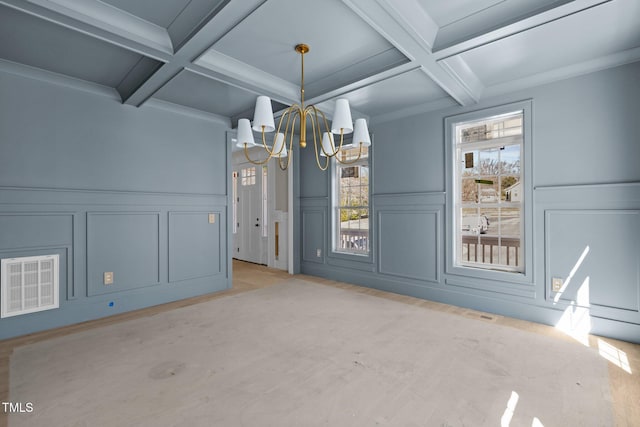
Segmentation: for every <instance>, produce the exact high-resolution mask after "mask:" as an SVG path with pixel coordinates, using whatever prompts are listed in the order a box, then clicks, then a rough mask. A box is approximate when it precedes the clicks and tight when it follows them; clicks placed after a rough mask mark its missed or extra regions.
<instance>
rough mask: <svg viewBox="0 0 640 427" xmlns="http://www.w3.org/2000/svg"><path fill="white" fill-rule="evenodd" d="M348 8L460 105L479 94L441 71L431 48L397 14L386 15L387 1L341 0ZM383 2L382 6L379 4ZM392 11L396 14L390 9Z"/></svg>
mask: <svg viewBox="0 0 640 427" xmlns="http://www.w3.org/2000/svg"><path fill="white" fill-rule="evenodd" d="M342 2H343V3H344V4H345V5H347V6H348V7H349V8H350V9H351V10H353V11H354V12H355V13H356V14H357V15H358V16H360V17H361V18H362V19H363V20H364V21H365V22H367V23H368V24H369V25H370V26H371V27H372V28H373V29H375V30H376V31H377V32H378V33H380V35H382V36H383V37H384V38H386V39H387V40H388V41H389V42H390V43H391V44H392V45H393V46H395V47H396V49H398V50H399V51H400V52H402V53H403V54H404V55H405V56H407V57H408V58H409V59H410V60H411V61H413V63H414V64H416V65H418V66H420V68H421V70H422V71H423V72H424V73H425V74H427V75H428V76H429V78H431V79H432V80H433V81H434V82H436V83H437V84H438V85H439V86H440V87H441V88H442V89H443V90H444V91H445V92H447V93H448V94H449V95H450V96H451V97H452V98H453V99H455V100H456V101H457V102H458V103H459V104H460V105H470V104H474V103H475V102H476V99H478V98H479V95H478V94H476V93H469V92H468V91H469V88H468V87H465V86H462V85H461V84H460V82H459V81H458V80H457V79H456V78H454V77H453V76H452V75H450V74H449V73H448V72H447V71H446V70H444V69H443V68H442V67H441V66H440V65H439V64H438V63H437V62H436V60H435V58H434V57H433V55H432V54H431V51H430V50H429V49H427V48H426V46H425V45H424V44H423V43H419V42H418V41H416V39H415V35H414V34H412V32H411V31H409V30H407V28H406V25H402V24H401V23H399V22H398V20H397V17H396V18H394V17H392V15H390V14H389V13H388V12H387V10H386V9H385V7H386V8H389V7H392V6H391V3H390V1H389V0H377V1H376V2H373V1H371V0H342ZM383 4H384V5H385V6H384V7H383ZM394 10H395V12H394V13H395V14H398V13H399V10H398V9H397V8H394Z"/></svg>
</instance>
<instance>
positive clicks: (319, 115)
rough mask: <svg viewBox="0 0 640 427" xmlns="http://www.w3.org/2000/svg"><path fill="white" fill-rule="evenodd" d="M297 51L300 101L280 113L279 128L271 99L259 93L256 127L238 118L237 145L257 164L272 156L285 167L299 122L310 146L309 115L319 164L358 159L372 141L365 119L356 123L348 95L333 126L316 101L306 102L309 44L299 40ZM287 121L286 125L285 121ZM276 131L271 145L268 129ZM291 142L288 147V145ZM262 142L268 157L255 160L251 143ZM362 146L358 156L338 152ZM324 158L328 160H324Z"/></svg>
mask: <svg viewBox="0 0 640 427" xmlns="http://www.w3.org/2000/svg"><path fill="white" fill-rule="evenodd" d="M295 50H296V52H298V53H299V54H300V57H301V59H302V61H301V78H300V103H299V104H293V105H292V106H290V107H289V108H287V109H286V110H284V112H283V113H282V115H281V116H280V120H279V121H278V128H277V130H276V127H275V121H274V118H273V110H272V108H271V99H269V97H267V96H259V97H258V99H257V100H256V106H255V110H254V113H253V127H252V126H251V124H250V122H249V119H239V120H238V135H237V144H236V145H237V146H238V147H240V148H244V154H245V157H246V158H247V160H249V161H250V162H251V163H253V164H257V165H262V164H265V163H267V162H268V161H269V160H270V159H271V158H272V157H275V158H277V159H278V165H279V166H280V168H281V169H282V170H285V169H287V168H288V167H289V164H290V163H291V157H292V153H293V137H294V130H295V127H296V124H299V131H300V137H299V144H300V148H305V147H306V146H307V119H309V121H310V122H311V131H312V135H313V146H314V150H315V155H316V164H317V165H318V167H319V168H320V169H322V170H326V169H327V167H328V166H329V159H330V158H332V157H334V158H335V159H336V160H337V161H339V162H340V163H354V162H356V161H357V160H358V159H359V158H360V156H361V155H362V148H363V147H369V146H370V145H371V138H370V137H369V130H368V129H367V122H366V120H365V119H356V121H355V126H354V123H353V121H352V119H351V110H350V109H349V101H348V100H346V99H338V100H337V101H336V105H335V110H334V112H333V117H332V122H331V127H329V124H328V121H327V118H326V116H325V114H324V113H323V112H322V111H320V110H319V109H318V108H317V107H316V106H315V105H307V106H305V105H304V55H305V54H306V53H307V52H309V46H307V45H306V44H299V45H297V46H296V47H295ZM283 123H284V128H282V125H283ZM252 129H253V130H254V131H256V132H260V133H261V135H262V145H260V144H256V142H255V140H254V138H253V132H252ZM273 131H276V133H275V136H274V138H273V144H272V145H271V146H269V145H268V144H267V141H266V135H265V134H266V133H270V132H273ZM352 132H353V138H352V142H351V143H349V144H343V143H344V136H345V135H347V134H350V133H352ZM333 134H336V135H340V143H339V144H338V145H337V146H336V144H335V143H334V137H333ZM287 145H288V147H287ZM259 146H261V147H262V148H263V149H264V150H265V152H266V154H267V157H266V158H264V159H262V160H260V159H257V160H253V159H251V157H250V155H249V149H250V148H251V147H259ZM351 148H358V149H359V152H358V156H357V157H356V158H355V159H354V160H350V161H346V160H345V159H341V158H340V157H341V156H339V155H338V154H340V153H343V152H344V151H345V150H346V149H351ZM321 158H323V159H324V160H323V161H321Z"/></svg>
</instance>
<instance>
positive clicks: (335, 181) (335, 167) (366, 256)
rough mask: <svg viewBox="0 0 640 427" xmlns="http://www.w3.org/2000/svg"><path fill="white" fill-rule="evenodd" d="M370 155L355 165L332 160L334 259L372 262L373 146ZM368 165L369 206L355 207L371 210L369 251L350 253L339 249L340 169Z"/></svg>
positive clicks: (332, 237) (331, 188) (332, 244)
mask: <svg viewBox="0 0 640 427" xmlns="http://www.w3.org/2000/svg"><path fill="white" fill-rule="evenodd" d="M367 149H368V153H367V157H366V159H360V160H358V161H357V162H355V163H354V164H341V163H339V162H338V161H337V160H336V159H335V158H332V159H331V179H330V180H329V181H330V194H331V207H330V209H331V237H330V242H329V244H330V248H331V252H330V253H331V255H332V256H333V257H336V256H337V257H342V258H347V259H354V260H358V261H363V260H365V261H371V260H372V253H373V241H372V235H373V233H372V228H373V227H372V225H373V207H372V200H371V199H372V196H371V195H372V194H373V192H372V173H371V171H372V167H371V166H372V165H371V160H372V151H371V146H369V147H368V148H367ZM363 164H366V166H367V167H368V169H369V185H368V186H369V194H368V205H367V206H366V207H365V206H358V207H354V208H356V209H365V208H366V209H368V210H369V234H368V237H367V239H368V250H367V251H366V252H365V251H349V250H345V249H341V248H340V247H339V240H340V237H339V236H340V208H341V206H340V189H339V188H338V186H339V185H340V180H339V178H338V171H339V168H340V167H343V168H344V167H350V166H362V165H363Z"/></svg>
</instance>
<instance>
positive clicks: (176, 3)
mask: <svg viewBox="0 0 640 427" xmlns="http://www.w3.org/2000/svg"><path fill="white" fill-rule="evenodd" d="M102 2H103V3H108V4H110V5H111V6H114V7H116V8H118V9H121V10H124V11H125V12H129V13H130V14H132V15H135V16H137V17H138V18H142V19H144V20H145V21H149V22H151V23H153V24H156V25H158V26H160V27H162V28H167V27H169V25H171V23H172V22H173V21H174V20H175V19H176V17H177V16H178V15H179V14H180V12H181V11H182V10H183V9H184V8H185V7H186V6H187V5H188V4H189V3H190V2H191V0H172V1H158V0H135V1H131V0H102Z"/></svg>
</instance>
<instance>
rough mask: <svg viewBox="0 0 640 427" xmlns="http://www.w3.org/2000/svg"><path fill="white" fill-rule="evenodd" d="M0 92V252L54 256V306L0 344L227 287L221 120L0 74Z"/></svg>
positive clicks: (7, 328) (22, 319)
mask: <svg viewBox="0 0 640 427" xmlns="http://www.w3.org/2000/svg"><path fill="white" fill-rule="evenodd" d="M0 93H1V94H2V96H0V258H9V257H18V256H32V255H38V254H54V253H56V254H59V255H60V308H59V309H54V310H47V311H42V312H38V313H33V314H27V315H21V316H15V317H11V318H6V319H1V320H0V339H2V338H7V337H11V336H15V335H21V334H25V333H29V332H33V331H38V330H42V329H48V328H53V327H57V326H61V325H65V324H71V323H76V322H81V321H84V320H89V319H94V318H98V317H102V316H108V315H112V314H115V313H120V312H124V311H129V310H133V309H137V308H141V307H147V306H152V305H156V304H160V303H164V302H169V301H174V300H177V299H182V298H187V297H190V296H194V295H200V294H204V293H209V292H214V291H218V290H222V289H226V288H228V287H230V286H231V272H230V263H229V259H230V258H229V256H228V252H227V251H228V246H227V240H228V239H227V233H228V228H227V192H228V191H227V175H228V174H227V165H228V164H229V153H227V150H226V143H225V141H226V135H225V133H226V130H227V128H226V126H225V125H224V124H223V123H216V122H213V121H209V120H205V119H203V118H197V117H190V116H186V115H182V114H178V113H175V112H170V111H165V110H163V109H157V108H153V107H142V108H135V107H130V106H124V105H121V104H120V103H119V102H118V101H117V100H115V99H114V98H111V97H108V96H103V95H99V94H95V93H90V92H87V91H83V90H78V89H76V88H70V87H65V86H64V85H58V84H52V83H50V82H45V81H41V80H36V79H32V78H27V77H22V76H18V75H14V74H8V73H2V72H0ZM209 213H213V214H215V219H216V220H215V223H213V224H210V223H209V222H208V214H209ZM106 271H112V272H114V284H113V285H109V286H105V285H103V282H102V281H103V273H104V272H106Z"/></svg>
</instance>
